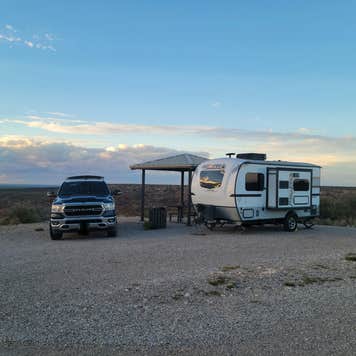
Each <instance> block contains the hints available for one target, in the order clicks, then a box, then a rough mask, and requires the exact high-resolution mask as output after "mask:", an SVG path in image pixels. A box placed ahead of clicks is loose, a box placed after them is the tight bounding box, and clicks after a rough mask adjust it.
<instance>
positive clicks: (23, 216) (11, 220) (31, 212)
mask: <svg viewBox="0 0 356 356" xmlns="http://www.w3.org/2000/svg"><path fill="white" fill-rule="evenodd" d="M40 221H42V219H41V217H40V215H39V214H38V212H37V210H35V209H33V208H27V207H22V206H17V207H13V208H12V209H10V210H9V211H8V213H7V215H6V216H5V217H4V218H2V219H1V220H0V225H14V224H30V223H36V222H40Z"/></svg>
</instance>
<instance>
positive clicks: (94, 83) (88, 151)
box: [0, 0, 356, 186]
mask: <svg viewBox="0 0 356 356" xmlns="http://www.w3.org/2000/svg"><path fill="white" fill-rule="evenodd" d="M355 12H356V3H355V2H353V1H347V0H345V1H343V2H337V1H328V0H323V1H317V0H315V1H310V0H308V1H303V0H299V1H286V0H284V1H275V0H271V1H268V2H267V1H254V0H251V1H238V0H234V1H224V0H222V1H209V0H205V1H200V0H196V1H185V0H181V1H160V0H156V1H144V0H142V1H135V0H130V1H117V0H115V1H114V0H112V1H111V0H107V1H80V0H76V1H67V0H61V1H35V0H32V1H28V0H27V1H16V0H11V1H8V0H2V2H1V16H0V78H1V80H0V183H31V184H45V183H46V184H57V183H60V182H61V181H62V180H63V179H64V178H65V177H66V176H68V175H73V174H82V173H83V174H84V173H93V174H102V175H105V177H106V178H107V180H108V181H109V182H116V183H136V182H139V174H138V172H133V171H130V169H129V165H130V164H133V163H138V162H142V161H146V160H151V159H155V158H160V157H164V156H168V155H174V154H178V153H181V152H190V153H194V154H199V155H203V156H205V157H209V158H216V157H221V156H224V155H225V153H226V152H264V153H267V156H268V158H270V159H282V160H284V159H286V160H292V161H293V160H295V161H305V162H310V163H315V164H319V165H321V166H322V167H323V170H322V184H323V185H346V186H354V185H356V120H355V114H356V100H355V97H356V85H355V84H356V66H355V63H356V41H355V37H356V22H355V21H354V14H355ZM179 179H180V178H179V175H174V174H168V175H167V173H154V174H153V173H152V174H149V175H148V182H149V183H150V182H151V183H165V182H169V183H178V182H179Z"/></svg>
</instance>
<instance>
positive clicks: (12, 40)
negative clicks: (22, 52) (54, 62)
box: [0, 24, 56, 52]
mask: <svg viewBox="0 0 356 356" xmlns="http://www.w3.org/2000/svg"><path fill="white" fill-rule="evenodd" d="M18 33H19V31H17V30H15V28H14V27H13V26H12V25H9V24H7V25H5V26H4V28H3V30H0V43H1V42H3V43H8V44H10V46H13V45H15V44H18V45H23V46H25V47H28V48H37V49H42V50H50V51H54V52H55V51H56V49H55V47H54V46H53V45H52V44H51V43H52V42H53V41H54V39H55V38H54V36H53V35H51V34H48V33H46V34H44V35H43V36H39V35H32V36H30V37H32V39H31V40H30V39H28V38H23V37H21V36H19V35H17V34H18Z"/></svg>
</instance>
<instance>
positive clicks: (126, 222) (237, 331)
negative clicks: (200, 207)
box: [0, 218, 356, 355]
mask: <svg viewBox="0 0 356 356" xmlns="http://www.w3.org/2000/svg"><path fill="white" fill-rule="evenodd" d="M137 221H138V219H137V218H122V219H121V223H120V228H119V236H118V237H117V238H107V237H106V236H105V234H101V233H96V234H91V235H90V236H88V237H86V236H84V237H83V236H76V235H66V237H65V238H64V239H63V240H61V241H51V240H50V239H49V236H48V228H47V225H46V224H30V225H18V226H12V227H1V228H0V243H1V249H0V288H1V289H0V290H1V291H0V354H10V355H18V354H23V355H57V354H60V355H73V354H85V355H96V354H123V355H134V354H158V355H160V354H162V355H166V354H170V355H175V354H187V355H188V354H189V355H207V354H212V355H217V354H227V355H229V354H231V355H236V354H240V355H255V354H265V355H282V354H283V355H290V354H298V355H303V354H304V355H313V354H314V355H325V354H336V355H347V354H349V355H354V354H355V353H356V338H355V332H356V288H355V287H356V262H352V261H346V260H345V258H344V257H345V255H346V254H347V253H350V252H356V229H353V228H337V227H325V226H317V227H315V228H314V229H312V230H305V229H303V228H301V229H300V230H299V231H297V232H295V233H286V232H284V231H282V230H281V229H280V228H279V227H258V228H257V227H256V228H250V229H248V230H246V231H244V232H241V231H239V230H235V229H233V228H229V227H225V228H223V229H218V230H216V231H214V232H210V231H205V232H206V234H205V235H197V234H194V232H196V230H195V229H194V228H188V227H186V226H184V225H180V224H170V225H169V226H168V228H167V229H163V230H150V231H144V230H143V229H142V225H140V224H139V223H137ZM41 229H43V230H42V231H38V230H41Z"/></svg>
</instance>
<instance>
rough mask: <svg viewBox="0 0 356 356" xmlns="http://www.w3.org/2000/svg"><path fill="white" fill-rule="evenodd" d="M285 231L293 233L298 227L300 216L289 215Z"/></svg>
mask: <svg viewBox="0 0 356 356" xmlns="http://www.w3.org/2000/svg"><path fill="white" fill-rule="evenodd" d="M283 226H284V230H285V231H289V232H293V231H295V230H296V229H297V227H298V216H297V215H296V214H295V213H289V214H288V215H287V216H286V217H285V219H284V223H283Z"/></svg>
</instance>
